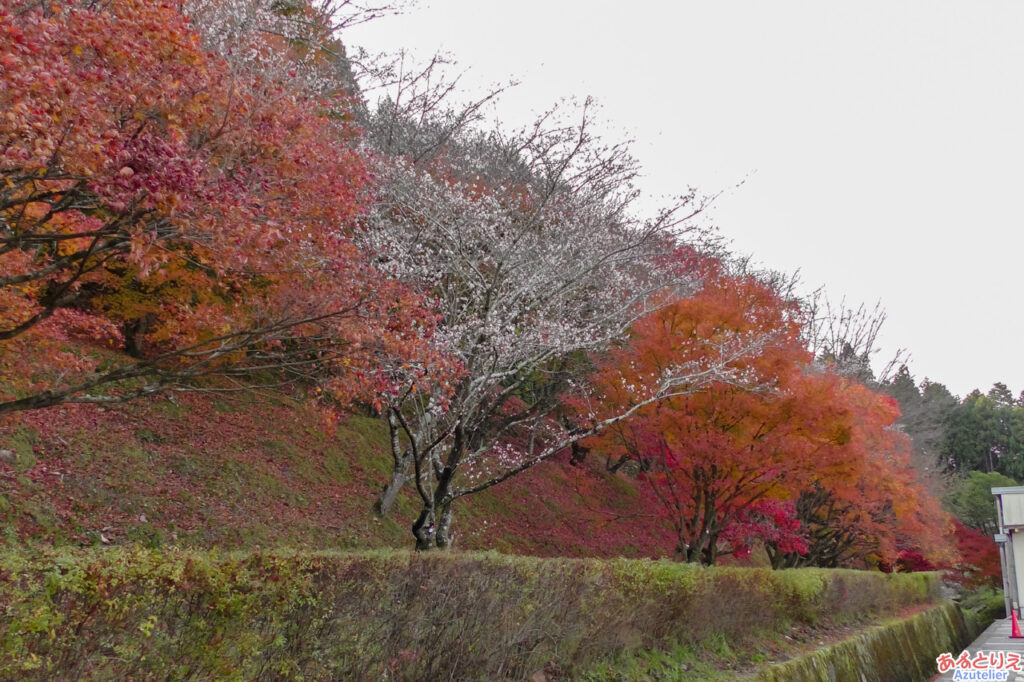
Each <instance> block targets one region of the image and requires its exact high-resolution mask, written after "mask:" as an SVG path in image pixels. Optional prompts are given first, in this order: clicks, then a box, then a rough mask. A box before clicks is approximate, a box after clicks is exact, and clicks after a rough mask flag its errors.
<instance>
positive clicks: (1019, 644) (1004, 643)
mask: <svg viewBox="0 0 1024 682" xmlns="http://www.w3.org/2000/svg"><path fill="white" fill-rule="evenodd" d="M967 650H968V651H969V652H971V656H972V657H973V656H974V655H975V654H976V653H977V652H979V651H985V652H991V651H1006V652H1012V653H1016V654H1020V657H1021V662H1022V663H1021V665H1022V669H1024V639H1010V619H1009V618H1005V619H1003V620H997V621H996V622H994V623H992V625H990V626H988V629H987V630H985V632H983V633H981V635H980V636H979V637H978V639H976V640H974V641H973V642H971V645H970V646H969V647H967ZM950 653H951V654H953V657H954V658H956V657H957V656H958V655H959V654H960V652H959V651H955V652H953V651H951V652H950ZM953 679H954V677H953V672H952V671H951V672H947V673H943V674H942V675H936V676H935V677H933V678H932V682H952V681H953ZM968 679H970V678H968ZM1006 679H1007V680H1009V681H1016V682H1024V673H1018V672H1011V673H1010V674H1009V676H1008V677H1007V678H1006Z"/></svg>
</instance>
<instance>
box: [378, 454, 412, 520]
mask: <svg viewBox="0 0 1024 682" xmlns="http://www.w3.org/2000/svg"><path fill="white" fill-rule="evenodd" d="M411 461H412V457H409V458H408V459H407V460H406V462H405V466H404V467H397V466H396V467H395V469H394V471H392V472H391V480H389V481H388V482H387V484H386V485H385V486H384V489H383V490H381V491H380V496H379V497H378V498H377V501H376V502H374V503H373V511H374V512H375V513H376V514H377V515H378V516H387V515H388V512H389V511H391V508H392V507H393V506H395V502H396V501H397V500H398V494H399V493H401V492H402V486H404V485H405V482H406V481H407V480H409V477H408V475H407V473H406V472H408V471H409V464H410V463H411Z"/></svg>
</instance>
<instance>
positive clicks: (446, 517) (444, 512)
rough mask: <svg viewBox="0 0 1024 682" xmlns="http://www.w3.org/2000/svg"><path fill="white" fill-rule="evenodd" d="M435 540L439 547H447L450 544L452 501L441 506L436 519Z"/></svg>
mask: <svg viewBox="0 0 1024 682" xmlns="http://www.w3.org/2000/svg"><path fill="white" fill-rule="evenodd" d="M436 536H437V537H436V539H435V541H436V542H437V546H438V548H439V549H448V548H449V547H451V545H452V503H451V502H449V503H447V504H445V505H443V506H442V507H441V514H440V516H439V517H438V520H437V534H436Z"/></svg>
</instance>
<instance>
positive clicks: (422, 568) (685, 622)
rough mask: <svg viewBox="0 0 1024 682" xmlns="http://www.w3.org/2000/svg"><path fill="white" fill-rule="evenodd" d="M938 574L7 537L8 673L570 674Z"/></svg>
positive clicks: (2, 645)
mask: <svg viewBox="0 0 1024 682" xmlns="http://www.w3.org/2000/svg"><path fill="white" fill-rule="evenodd" d="M937 590H938V579H937V577H936V576H934V575H932V574H907V575H883V574H880V573H870V572H860V571H843V570H816V569H801V570H794V571H775V572H773V571H769V570H762V569H742V568H714V569H702V568H699V567H695V566H691V565H682V564H675V563H671V562H664V561H659V562H652V561H637V560H615V561H591V560H559V559H554V560H553V559H533V558H524V557H510V556H503V555H497V554H442V553H431V554H409V553H399V552H377V553H360V554H326V553H324V554H288V553H273V554H260V553H256V554H245V555H235V554H231V555H224V554H218V553H215V552H214V553H200V552H185V551H168V552H159V551H150V550H142V549H135V548H118V549H107V550H90V551H78V552H56V551H53V552H48V553H45V554H38V555H34V556H27V555H23V554H5V555H0V679H24V680H52V679H87V680H88V679H93V680H108V679H135V680H150V679H155V680H165V679H166V680H182V679H189V680H207V679H208V680H278V679H288V680H291V679H296V680H298V679H307V680H308V679H312V680H333V679H346V680H349V679H351V680H360V679H366V680H378V679H385V678H386V679H389V680H396V679H398V680H404V679H408V680H422V679H495V678H512V679H523V678H526V677H529V676H530V675H531V674H532V673H534V672H536V671H537V670H541V669H544V670H546V671H548V672H549V673H554V674H556V675H558V674H564V675H570V676H571V674H572V672H573V671H579V670H583V669H586V668H588V667H590V666H593V665H596V664H598V663H600V662H602V661H605V660H608V659H609V658H611V657H614V656H615V655H616V654H618V653H620V652H622V651H624V650H630V649H640V648H642V649H650V648H661V647H672V646H678V645H680V644H688V645H690V644H692V645H697V646H699V644H700V642H702V641H704V640H705V639H707V638H709V637H717V638H721V637H723V636H724V637H726V638H727V639H728V640H729V641H730V642H742V641H744V640H748V639H749V638H752V637H755V636H762V635H764V634H765V633H771V632H785V631H786V630H787V629H788V627H789V625H790V624H791V623H793V622H797V621H800V622H814V621H817V620H821V619H839V620H843V619H855V618H865V617H868V616H877V615H881V614H887V613H892V612H894V611H895V610H897V609H898V608H900V607H902V606H904V605H908V604H914V603H922V602H929V601H933V600H935V599H936V596H937Z"/></svg>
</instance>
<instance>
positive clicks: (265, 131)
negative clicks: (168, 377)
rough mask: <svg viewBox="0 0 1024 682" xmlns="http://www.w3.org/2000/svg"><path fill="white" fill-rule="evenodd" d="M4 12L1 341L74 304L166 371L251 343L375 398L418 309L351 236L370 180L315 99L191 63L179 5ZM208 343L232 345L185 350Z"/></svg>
mask: <svg viewBox="0 0 1024 682" xmlns="http://www.w3.org/2000/svg"><path fill="white" fill-rule="evenodd" d="M15 10H16V11H15ZM0 19H2V23H3V24H4V25H5V26H8V29H7V30H8V31H11V28H10V26H17V27H18V28H17V30H16V31H14V32H13V33H12V35H15V36H16V38H17V39H16V40H13V39H12V40H11V41H7V42H5V44H4V45H3V46H2V47H0V63H3V64H4V69H5V70H4V74H3V75H4V79H3V84H2V86H0V111H3V112H4V114H3V115H0V140H3V141H4V143H3V145H2V149H3V151H2V152H0V219H2V220H3V222H4V224H5V225H9V226H10V230H9V231H8V232H6V233H4V234H3V235H0V272H2V273H3V275H4V276H5V277H0V339H2V338H3V336H4V335H6V336H9V337H12V338H13V337H17V336H20V335H21V334H23V333H25V332H26V331H28V330H31V335H32V336H34V337H35V338H36V339H38V338H41V337H42V336H45V335H46V334H51V333H54V331H55V327H54V326H53V325H50V326H49V327H40V328H38V329H34V330H32V327H33V326H35V325H37V324H38V323H39V322H40V321H42V320H43V319H45V318H46V317H48V316H49V315H51V314H52V313H53V311H54V310H56V309H61V308H68V307H72V308H74V309H75V310H78V311H81V312H82V313H83V314H88V315H92V316H94V317H102V318H104V319H105V320H107V323H108V324H109V325H112V326H122V325H123V326H124V327H125V329H135V330H137V333H133V338H132V339H129V340H128V341H129V344H130V345H131V346H132V347H133V349H134V350H135V351H136V352H137V353H139V354H142V355H148V356H154V355H165V356H167V357H168V358H169V359H170V361H169V362H168V363H166V365H167V366H165V367H164V369H174V368H175V366H176V367H177V368H181V367H182V365H181V363H180V362H178V364H177V365H175V362H176V361H181V360H184V359H185V357H186V355H185V354H184V353H182V354H179V355H177V356H175V353H176V352H177V351H178V350H179V349H180V350H184V349H186V348H191V349H192V350H190V351H189V352H190V353H192V354H193V355H191V356H188V357H196V355H195V354H196V353H199V354H203V353H213V354H216V355H217V356H218V359H217V360H216V362H214V363H211V364H210V367H220V368H223V367H225V366H230V365H232V364H236V363H237V362H240V361H242V360H244V359H245V358H246V355H247V353H246V352H242V351H243V349H246V350H247V351H252V350H254V349H262V350H261V353H263V352H264V351H268V352H266V353H264V354H262V355H261V356H260V357H261V359H260V361H259V362H257V363H255V364H257V365H258V366H260V367H261V368H266V367H267V366H268V364H270V365H273V364H274V363H275V362H277V363H279V364H282V365H284V364H285V363H286V361H285V360H284V359H283V358H282V352H283V350H284V349H288V350H289V352H297V348H299V347H302V350H301V352H302V353H304V354H306V355H307V356H309V355H313V356H314V357H316V356H319V357H322V358H324V361H323V362H322V363H320V367H319V371H322V372H323V373H324V374H326V375H328V376H329V377H330V378H329V379H326V380H325V381H324V386H325V387H329V388H330V389H331V390H332V391H333V392H335V393H336V396H337V397H338V398H339V399H340V400H342V401H347V400H350V399H352V398H354V397H356V396H358V395H365V394H366V393H367V392H370V391H372V390H373V389H374V388H375V386H373V385H372V384H373V381H374V380H375V379H368V378H367V377H378V378H379V375H378V373H377V372H375V370H376V367H375V363H374V354H375V352H377V351H380V350H381V349H383V348H393V349H394V350H395V352H396V354H399V355H402V356H403V357H408V354H409V353H412V354H415V353H416V352H417V351H418V349H419V348H420V347H421V346H422V345H423V344H422V342H419V343H418V342H417V340H421V339H422V338H423V337H424V336H425V335H426V334H424V333H423V331H422V330H424V329H425V328H427V327H428V326H429V325H428V317H427V316H426V315H424V314H422V312H421V311H420V310H419V306H418V304H417V302H416V299H415V298H413V297H412V296H411V295H410V294H409V293H408V292H407V291H405V290H404V289H402V288H401V287H398V286H396V285H395V284H394V283H392V282H390V281H389V280H387V279H386V278H385V277H383V276H381V275H380V274H379V273H377V272H376V271H375V270H374V268H373V267H372V266H371V265H370V264H369V263H368V262H367V260H366V259H365V257H364V256H363V254H362V253H361V252H360V251H359V250H358V249H357V248H356V247H355V246H354V245H353V244H352V242H351V240H350V239H349V237H348V236H347V235H348V234H350V233H351V230H352V229H354V227H353V220H354V218H355V217H356V216H358V215H359V214H361V213H362V212H363V210H364V206H363V199H362V198H361V196H362V194H363V193H364V189H365V185H366V184H367V182H368V181H369V173H368V172H367V170H366V168H365V165H364V162H363V159H362V157H361V156H360V155H359V154H358V153H357V152H356V151H354V150H353V149H352V148H351V131H349V130H348V129H347V128H343V127H340V126H336V125H334V124H333V123H331V122H329V121H325V120H324V119H323V118H322V117H321V116H320V115H319V113H318V107H317V106H316V103H317V102H318V101H319V100H320V98H321V96H320V95H319V93H316V92H312V91H308V90H305V89H303V86H302V83H301V82H299V81H294V82H292V81H290V80H289V79H287V78H284V79H283V80H282V79H281V78H280V74H278V75H273V76H267V75H265V74H264V73H263V72H262V71H261V70H260V69H259V68H255V66H253V65H250V67H251V68H246V67H245V66H244V65H242V64H239V63H231V64H229V63H228V62H226V61H225V60H223V59H222V58H220V57H219V56H216V55H212V54H207V53H204V52H203V51H202V49H201V48H200V47H199V43H200V41H199V40H198V39H197V37H196V35H195V33H194V31H193V27H191V26H189V23H188V21H187V20H186V19H185V18H184V17H183V16H182V15H181V14H180V13H179V11H178V6H177V4H169V3H142V2H131V1H129V0H117V1H115V2H112V3H104V4H102V5H94V4H81V5H78V4H75V5H71V6H68V7H64V8H62V10H61V11H55V12H49V13H48V12H44V11H42V10H40V9H39V8H38V7H36V5H35V3H28V2H20V1H18V2H15V3H14V5H13V7H12V6H11V4H10V3H8V5H7V9H0ZM280 49H282V50H288V49H290V48H288V47H287V45H285V44H282V45H281V47H280ZM292 80H294V79H292ZM8 275H10V276H12V277H13V279H11V278H7V277H6V276H8ZM380 300H388V301H396V300H397V301H401V302H402V304H401V305H398V306H391V307H385V306H383V305H377V304H376V303H375V301H380ZM417 330H420V331H417ZM360 338H365V339H373V340H374V343H373V344H359V343H353V342H354V341H357V340H358V339H360ZM210 339H228V340H230V343H231V344H232V345H237V344H238V343H241V344H242V346H240V347H238V348H236V349H235V351H236V352H222V351H221V350H220V346H219V345H218V344H219V343H221V342H216V343H213V344H212V345H210V346H205V347H200V348H196V347H195V346H196V344H202V343H205V342H206V341H208V340H210ZM0 343H3V341H2V340H0ZM12 343H13V342H12ZM269 351H273V352H272V353H270V352H269ZM16 352H17V350H16V348H15V347H14V346H12V345H10V343H8V344H7V345H6V347H4V346H0V354H4V353H16ZM168 354H169V355H168ZM271 357H273V358H276V359H274V360H271V359H270V358H271ZM342 360H345V361H346V362H344V363H342V362H341V361H342ZM187 362H191V360H186V363H187ZM287 362H290V360H288V361H287ZM78 369H82V368H81V367H79V368H78ZM304 374H305V375H306V376H309V373H308V372H304ZM71 378H74V376H72V377H71Z"/></svg>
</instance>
